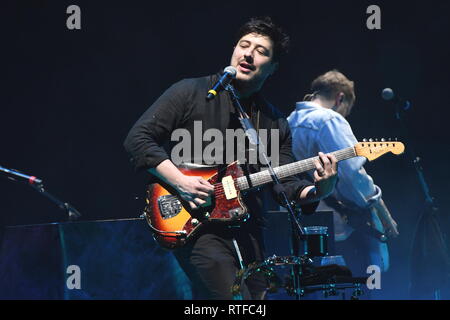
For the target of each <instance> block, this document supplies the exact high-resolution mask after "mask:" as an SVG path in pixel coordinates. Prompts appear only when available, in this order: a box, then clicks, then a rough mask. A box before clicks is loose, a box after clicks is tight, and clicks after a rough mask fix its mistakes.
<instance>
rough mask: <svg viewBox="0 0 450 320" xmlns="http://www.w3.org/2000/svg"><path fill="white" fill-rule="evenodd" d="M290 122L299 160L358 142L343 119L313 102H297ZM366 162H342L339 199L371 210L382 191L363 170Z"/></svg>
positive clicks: (337, 189) (354, 159) (364, 160)
mask: <svg viewBox="0 0 450 320" xmlns="http://www.w3.org/2000/svg"><path fill="white" fill-rule="evenodd" d="M287 119H288V122H289V126H290V127H291V132H292V148H293V153H294V155H295V157H296V158H297V159H298V160H302V159H307V158H311V157H315V156H317V153H318V152H319V151H321V152H324V153H329V152H333V151H337V150H340V149H344V148H348V147H353V146H354V145H355V144H356V143H358V141H357V140H356V138H355V136H354V134H353V131H352V129H351V127H350V125H349V123H348V122H347V120H345V118H344V117H343V116H341V115H340V114H339V113H337V112H335V111H333V110H331V109H326V108H323V107H321V106H320V105H318V104H316V103H314V102H298V103H297V104H296V108H295V110H294V111H293V112H292V113H291V114H290V116H289V117H288V118H287ZM365 162H366V158H364V157H355V158H351V159H347V160H343V161H340V162H339V164H338V183H337V184H336V188H335V191H334V196H335V197H336V199H338V200H341V201H343V202H344V203H349V204H351V205H356V206H357V207H360V208H367V207H370V206H371V205H372V204H373V203H374V202H375V201H378V200H379V199H380V197H381V189H380V188H378V187H377V186H376V185H374V183H373V180H372V178H371V177H370V176H369V175H368V174H367V172H366V170H364V167H363V165H364V164H365Z"/></svg>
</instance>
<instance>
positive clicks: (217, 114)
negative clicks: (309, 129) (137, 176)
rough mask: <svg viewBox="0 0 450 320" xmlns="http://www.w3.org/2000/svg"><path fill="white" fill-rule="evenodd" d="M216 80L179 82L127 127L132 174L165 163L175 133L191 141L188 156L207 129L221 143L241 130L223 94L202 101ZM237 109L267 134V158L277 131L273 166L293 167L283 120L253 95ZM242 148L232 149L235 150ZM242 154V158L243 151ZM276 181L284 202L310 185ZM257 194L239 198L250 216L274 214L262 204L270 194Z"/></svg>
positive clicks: (294, 179) (195, 158) (253, 168)
mask: <svg viewBox="0 0 450 320" xmlns="http://www.w3.org/2000/svg"><path fill="white" fill-rule="evenodd" d="M217 80H218V75H211V76H206V77H201V78H194V79H184V80H181V81H179V82H177V83H175V84H174V85H172V86H171V87H170V88H169V89H167V90H166V91H165V92H164V93H163V94H162V95H161V96H160V97H159V98H158V99H157V100H156V101H155V103H153V105H152V106H150V108H149V109H148V110H147V111H146V112H145V113H144V114H143V115H142V116H141V118H140V119H139V120H138V121H137V122H136V124H135V125H134V126H133V128H132V129H131V131H130V132H129V134H128V136H127V138H126V140H125V143H124V146H125V149H126V151H127V152H128V153H129V154H130V157H131V162H132V164H133V166H134V167H135V168H136V170H141V169H149V168H155V167H156V166H158V164H159V163H161V162H162V161H164V160H166V159H171V157H170V154H171V151H172V149H173V147H174V146H175V145H176V144H177V143H179V141H171V135H172V132H173V131H174V130H175V129H179V128H180V129H186V130H187V132H189V133H190V135H191V137H194V139H191V143H192V149H191V150H194V145H193V144H194V142H195V141H194V140H195V139H200V140H202V139H201V137H202V136H203V133H204V132H205V131H206V130H208V129H216V130H219V131H220V132H221V133H222V134H223V137H226V129H239V128H242V127H241V125H240V122H239V120H238V117H237V112H236V110H235V108H234V106H233V103H232V101H231V98H230V96H229V93H228V92H227V91H221V92H219V94H218V95H217V97H216V98H215V99H213V100H210V101H207V100H206V94H207V92H208V90H209V89H210V88H211V87H212V86H213V85H214V84H215V82H216V81H217ZM241 104H243V105H244V106H245V107H246V113H247V114H248V115H249V116H250V118H251V120H252V122H253V125H254V126H255V128H259V129H268V131H267V137H268V138H267V146H266V149H267V152H268V154H269V156H270V150H271V143H272V141H271V139H270V136H271V134H270V129H278V130H279V147H280V148H279V150H277V151H279V165H283V164H287V163H290V162H293V161H294V157H293V155H292V150H291V145H292V140H291V132H290V129H289V125H288V122H287V120H286V118H285V117H284V116H283V115H282V114H281V113H280V112H279V111H278V110H277V109H276V108H275V107H273V106H272V105H271V104H270V103H268V102H267V101H266V100H265V99H264V98H263V97H262V96H261V94H259V93H257V94H255V95H253V96H252V97H250V98H249V99H246V100H242V101H241ZM197 121H200V122H197ZM199 127H201V130H200V129H199ZM199 132H200V134H199ZM223 140H224V141H223V142H224V147H223V148H225V144H226V141H225V140H226V139H225V138H224V139H223ZM197 141H198V140H197ZM201 143H202V148H201V149H202V151H203V150H204V149H205V147H206V146H207V145H208V144H210V143H211V142H209V141H201ZM242 147H243V146H241V145H238V146H237V147H236V148H237V149H239V148H242ZM197 148H198V147H197ZM223 150H224V149H223ZM223 150H222V151H223ZM235 151H236V149H235ZM246 154H247V155H248V151H247V153H246ZM216 156H217V155H216ZM220 157H222V159H223V160H224V161H223V162H222V163H224V162H226V160H227V159H229V158H227V157H226V155H225V154H222V155H219V158H220ZM201 158H202V152H200V153H199V152H194V151H192V152H191V157H190V160H191V162H195V163H199V162H202V161H201V160H202V159H201ZM234 158H235V157H234ZM209 160H210V159H209ZM207 161H208V160H207ZM203 162H205V159H203ZM244 167H245V168H244V171H246V170H247V172H249V173H253V172H258V171H260V170H261V166H260V165H258V164H253V165H249V164H248V163H245V164H244ZM281 181H282V183H283V186H284V187H285V188H284V189H285V191H286V193H287V195H288V198H289V199H290V200H294V199H298V194H299V192H300V191H301V190H302V189H303V188H304V187H306V186H308V185H311V183H310V182H309V181H306V180H303V179H301V178H300V177H299V176H291V177H287V178H284V179H282V180H281ZM263 189H265V190H262V191H260V192H253V193H248V194H247V196H245V197H244V201H245V202H246V204H247V206H248V207H249V209H250V212H252V213H253V212H258V213H260V212H261V211H262V209H265V210H267V209H269V208H270V209H274V208H276V207H275V206H274V205H273V203H272V205H270V204H269V203H268V202H267V200H268V197H267V196H266V195H267V193H266V192H267V191H269V193H270V191H271V190H267V188H263ZM269 189H272V188H269ZM275 198H276V197H275ZM314 208H315V206H305V207H304V208H303V209H304V210H308V211H313V210H314Z"/></svg>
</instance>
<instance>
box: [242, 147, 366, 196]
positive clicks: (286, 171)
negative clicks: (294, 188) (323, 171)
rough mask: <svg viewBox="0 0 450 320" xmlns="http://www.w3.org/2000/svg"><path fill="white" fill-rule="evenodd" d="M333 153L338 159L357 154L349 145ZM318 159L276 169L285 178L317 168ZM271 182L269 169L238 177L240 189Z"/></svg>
mask: <svg viewBox="0 0 450 320" xmlns="http://www.w3.org/2000/svg"><path fill="white" fill-rule="evenodd" d="M331 153H332V154H334V155H335V157H336V158H337V160H338V161H342V160H346V159H350V158H353V157H356V156H357V155H356V152H355V148H354V147H349V148H346V149H342V150H338V151H335V152H331ZM317 159H319V157H318V156H317V157H313V158H309V159H305V160H300V161H297V162H293V163H289V164H285V165H283V166H280V167H276V168H274V171H275V174H276V175H277V177H278V178H279V179H283V178H286V177H290V176H293V175H296V174H299V173H302V172H306V171H309V170H312V169H315V167H316V166H315V165H314V161H315V160H317ZM249 180H250V182H249ZM270 182H272V177H271V176H270V173H269V170H264V171H261V172H258V173H253V174H251V175H249V176H243V177H239V178H237V179H236V184H237V187H238V188H239V189H240V190H247V189H250V188H253V187H257V186H261V185H264V184H267V183H270Z"/></svg>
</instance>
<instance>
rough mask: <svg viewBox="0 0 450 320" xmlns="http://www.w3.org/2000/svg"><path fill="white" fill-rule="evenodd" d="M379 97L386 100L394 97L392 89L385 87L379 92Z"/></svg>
mask: <svg viewBox="0 0 450 320" xmlns="http://www.w3.org/2000/svg"><path fill="white" fill-rule="evenodd" d="M381 97H382V98H383V99H384V100H386V101H389V100H392V99H393V98H394V91H393V90H392V89H391V88H385V89H383V91H382V92H381Z"/></svg>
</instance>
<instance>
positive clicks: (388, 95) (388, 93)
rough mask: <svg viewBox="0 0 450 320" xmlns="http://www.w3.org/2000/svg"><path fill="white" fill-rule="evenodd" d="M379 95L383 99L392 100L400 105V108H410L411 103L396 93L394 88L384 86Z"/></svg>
mask: <svg viewBox="0 0 450 320" xmlns="http://www.w3.org/2000/svg"><path fill="white" fill-rule="evenodd" d="M381 97H382V98H383V100H386V101H392V102H393V103H394V104H396V105H398V106H401V108H402V109H403V110H405V111H406V110H408V109H409V108H411V103H410V102H409V101H408V100H404V99H402V98H401V97H400V96H398V95H396V94H395V93H394V90H392V89H391V88H384V89H383V91H382V92H381Z"/></svg>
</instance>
